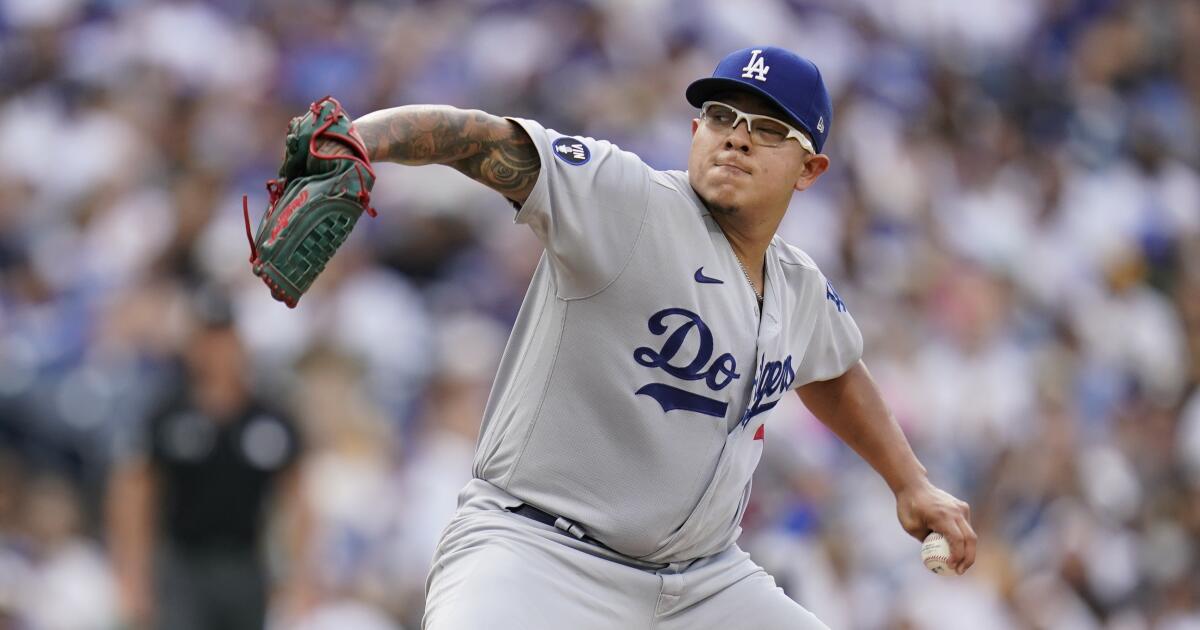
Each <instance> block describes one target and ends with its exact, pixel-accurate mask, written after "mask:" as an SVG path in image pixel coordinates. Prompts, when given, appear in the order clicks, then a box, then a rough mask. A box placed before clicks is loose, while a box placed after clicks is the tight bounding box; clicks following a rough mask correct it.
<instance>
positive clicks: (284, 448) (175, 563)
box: [108, 294, 311, 630]
mask: <svg viewBox="0 0 1200 630" xmlns="http://www.w3.org/2000/svg"><path fill="white" fill-rule="evenodd" d="M195 310H196V313H195V314H196V320H197V321H196V323H195V326H196V327H195V330H194V331H193V332H192V334H191V335H190V337H189V338H188V340H187V342H186V347H185V349H184V353H183V357H182V358H183V361H184V370H183V374H182V375H181V381H180V382H179V384H178V385H179V387H178V389H177V391H175V392H173V393H172V395H171V396H170V397H169V399H168V400H167V401H166V402H165V404H164V405H163V406H162V408H161V410H160V411H158V412H156V413H154V414H153V415H152V416H151V418H150V419H149V422H148V424H147V426H145V428H144V429H143V431H142V436H141V439H140V440H139V441H138V443H137V444H136V446H135V447H134V448H133V449H132V451H131V452H128V453H124V454H122V455H121V459H120V460H119V461H118V462H117V463H116V465H115V466H114V472H113V477H112V482H111V488H110V493H111V494H110V496H111V502H110V505H109V506H108V513H109V518H110V525H109V526H110V536H111V540H112V543H113V553H114V561H115V566H116V569H117V575H118V581H119V584H120V592H121V606H122V613H123V615H124V617H125V619H126V620H128V621H129V622H131V623H133V624H134V625H135V627H152V628H163V629H168V628H169V629H171V630H181V629H183V630H186V629H188V628H195V629H198V630H199V629H207V628H229V629H235V628H237V629H244V630H251V629H261V628H262V627H263V626H264V624H265V622H266V615H267V608H268V595H269V592H270V589H271V588H272V584H271V583H270V580H269V577H268V574H267V570H266V565H265V563H264V561H265V558H264V553H265V551H266V550H265V544H264V542H265V541H264V534H265V532H266V528H267V519H268V517H269V516H270V514H271V510H272V508H276V509H278V510H280V511H281V514H282V515H285V518H284V522H285V523H286V525H287V531H286V533H287V534H288V535H289V537H290V539H291V540H290V542H291V544H290V545H289V546H288V549H287V551H288V558H289V562H288V566H287V578H288V579H287V582H286V587H285V588H284V589H283V591H282V592H283V594H284V596H285V597H288V598H292V600H291V601H289V602H287V603H288V604H292V605H297V606H307V605H308V604H309V603H310V602H308V601H307V598H308V597H309V596H310V595H309V592H308V591H309V589H310V585H309V584H308V581H309V580H310V577H311V576H310V573H309V570H308V566H307V565H308V562H307V554H308V544H307V543H308V536H309V528H310V523H309V521H310V519H309V516H308V514H307V510H306V508H305V506H304V503H303V494H302V492H301V488H300V464H299V459H300V455H301V452H302V449H301V441H300V437H299V433H298V431H297V429H296V427H295V425H294V423H293V422H292V420H291V419H290V418H289V416H287V415H285V414H282V413H280V412H279V411H278V410H276V409H273V408H272V407H271V406H270V405H269V404H267V403H265V402H264V401H263V399H261V398H260V397H259V396H258V395H256V393H255V392H254V391H253V390H252V389H251V384H250V382H249V378H248V377H249V374H248V370H247V361H246V357H245V354H244V350H243V348H242V345H241V342H240V341H239V339H238V337H237V334H236V332H235V331H234V328H233V321H232V319H231V317H232V312H231V311H230V307H229V305H228V304H226V303H224V302H222V301H221V300H220V299H219V298H214V297H213V296H211V295H204V294H202V295H201V299H199V300H198V306H197V308H196V309H195Z"/></svg>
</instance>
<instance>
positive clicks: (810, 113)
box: [686, 46, 833, 153]
mask: <svg viewBox="0 0 1200 630" xmlns="http://www.w3.org/2000/svg"><path fill="white" fill-rule="evenodd" d="M728 90H744V91H749V92H753V93H755V94H758V95H760V96H763V97H764V98H766V99H767V100H769V101H771V102H772V103H774V104H775V105H776V106H778V107H779V108H780V109H782V110H783V111H785V112H787V114H788V115H789V116H790V117H791V118H792V120H793V122H795V123H797V125H798V126H799V127H800V128H802V129H804V131H806V132H808V135H809V136H811V137H812V141H813V148H815V149H816V150H817V152H818V153H820V152H821V148H822V147H824V146H825V138H826V137H828V134H829V126H830V124H831V123H832V122H833V104H832V103H831V102H830V100H829V92H828V91H826V89H825V82H824V81H823V80H822V79H821V71H820V70H819V69H817V65H816V64H814V63H813V62H811V61H809V60H808V59H805V58H804V57H801V56H800V55H797V54H796V53H794V52H792V51H790V50H784V49H783V48H778V47H776V46H755V47H752V48H743V49H741V50H738V51H734V52H732V53H730V54H729V55H727V56H726V57H725V58H724V59H722V60H721V63H719V64H717V69H716V70H714V71H713V74H712V76H711V77H707V78H704V79H698V80H696V81H693V82H692V84H691V85H689V86H688V88H687V92H686V96H687V100H688V102H689V103H691V104H692V105H693V106H695V107H700V106H701V105H703V104H704V102H705V101H708V100H712V97H713V96H715V95H716V94H718V93H720V92H725V91H728Z"/></svg>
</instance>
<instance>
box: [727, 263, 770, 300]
mask: <svg viewBox="0 0 1200 630" xmlns="http://www.w3.org/2000/svg"><path fill="white" fill-rule="evenodd" d="M733 259H734V260H736V261H737V264H738V267H741V269H742V275H743V276H745V277H746V284H748V285H750V292H751V293H753V294H754V297H755V298H757V299H758V306H759V307H760V308H761V307H762V303H763V296H764V294H765V293H766V291H763V293H759V292H758V289H755V288H754V281H753V280H751V279H750V272H749V271H746V265H743V264H742V259H741V257H740V256H738V255H737V254H734V255H733ZM763 283H764V284H765V283H766V277H764V278H763Z"/></svg>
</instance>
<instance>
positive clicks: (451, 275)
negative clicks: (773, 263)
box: [0, 0, 1200, 630]
mask: <svg viewBox="0 0 1200 630" xmlns="http://www.w3.org/2000/svg"><path fill="white" fill-rule="evenodd" d="M758 42H768V43H774V44H778V45H782V46H785V47H790V48H793V49H795V50H797V51H799V52H801V53H802V54H805V55H807V56H810V57H811V58H813V59H814V60H816V61H817V63H818V64H819V65H820V66H821V68H822V69H823V71H824V73H825V76H826V80H827V82H828V84H829V87H830V89H831V91H832V93H833V94H834V101H835V105H836V114H835V121H834V124H833V131H832V138H831V141H830V143H829V146H828V152H829V153H830V154H831V156H832V160H833V166H832V168H831V170H830V172H829V173H828V174H827V175H825V176H824V177H823V178H822V180H821V182H820V184H819V185H818V186H816V188H815V190H813V191H811V192H806V193H804V194H801V195H797V196H796V199H795V202H794V208H793V209H792V210H791V212H790V213H789V215H788V216H787V218H786V219H785V221H784V224H783V226H782V228H781V232H782V234H783V235H784V236H785V237H786V238H787V239H789V240H790V241H791V242H793V243H795V244H797V245H799V246H801V247H802V248H804V249H805V250H806V251H808V252H809V253H810V254H811V255H812V256H813V257H814V258H815V259H816V260H817V261H818V263H819V264H821V265H822V267H823V269H824V270H825V271H826V272H827V273H828V275H829V276H830V277H831V278H832V279H833V282H834V285H835V286H837V287H838V290H839V292H840V293H841V295H842V296H843V298H844V299H845V300H846V302H847V304H848V305H849V308H850V310H851V312H852V313H853V314H854V316H855V318H856V319H857V321H858V322H859V324H860V326H861V327H862V329H863V331H864V334H865V336H866V347H867V354H866V360H867V361H868V364H869V365H870V366H872V369H873V371H874V373H875V374H876V377H877V378H878V380H879V381H880V384H881V386H882V387H883V389H884V391H885V393H886V395H887V398H888V400H889V401H890V403H891V405H892V407H893V408H894V410H895V413H896V415H897V417H898V419H899V421H900V422H901V423H902V425H903V426H904V428H905V430H906V431H907V433H908V435H909V437H910V439H911V440H912V441H913V444H914V446H915V448H916V450H917V451H918V453H919V455H920V456H921V458H922V460H923V461H924V463H925V464H926V466H927V467H928V468H929V470H930V472H931V474H932V476H933V479H934V480H935V481H936V482H937V483H939V484H942V485H944V486H945V487H946V488H947V489H949V490H950V491H952V492H954V493H956V494H957V495H959V496H961V497H962V498H964V499H967V500H969V501H970V502H971V504H972V506H973V514H974V523H975V527H976V529H977V531H978V532H979V537H980V547H979V559H978V562H977V564H976V566H975V568H974V569H973V570H972V571H971V572H970V574H969V575H967V576H966V577H961V578H954V579H947V578H939V577H935V576H932V575H929V574H928V573H926V572H925V571H924V570H923V569H922V567H921V566H920V563H919V560H918V544H917V543H916V542H915V541H913V540H911V539H908V538H907V537H906V536H905V535H904V534H903V533H902V532H901V530H900V528H899V526H898V525H897V523H896V521H895V519H894V516H893V504H892V501H891V497H890V495H889V493H888V491H887V489H886V487H885V486H884V485H883V483H882V482H881V481H880V480H878V478H877V477H875V476H874V474H873V473H872V472H871V471H870V470H869V469H868V468H867V467H865V465H864V464H862V463H861V462H860V461H859V460H858V459H857V458H856V457H855V456H854V455H853V454H852V453H850V452H849V451H848V450H847V449H846V448H845V447H843V446H841V445H840V444H839V443H837V442H836V440H834V439H833V438H831V436H830V434H829V433H828V432H826V431H825V430H823V429H822V428H821V427H820V425H819V424H817V423H816V422H815V421H814V420H812V419H811V418H810V417H809V416H808V415H807V414H806V413H805V412H804V410H803V409H802V408H801V407H800V406H799V405H798V404H790V405H787V406H785V405H780V409H779V410H778V411H777V412H776V414H775V415H774V416H773V417H772V421H771V426H770V427H769V430H768V436H769V439H768V440H767V448H768V453H767V455H766V457H765V458H764V463H763V465H762V466H761V468H760V470H759V472H758V474H757V477H756V481H755V492H754V499H753V504H752V506H751V509H750V512H749V513H748V515H747V517H746V521H745V524H744V526H745V533H744V535H743V538H742V543H743V546H744V547H746V548H747V549H749V550H751V551H752V552H753V553H754V554H755V555H756V557H757V558H758V560H759V561H760V562H761V563H762V564H764V565H765V566H766V567H767V568H768V569H769V570H771V571H772V572H773V573H774V574H775V575H776V577H777V578H778V580H779V581H780V583H781V584H782V585H783V586H784V587H785V588H786V589H787V590H788V592H789V593H791V594H792V595H793V596H795V597H796V598H797V599H798V600H799V601H801V602H802V603H803V604H804V605H805V606H807V607H808V608H810V609H811V610H813V611H814V612H816V613H817V614H818V615H819V616H821V617H822V618H823V619H824V620H825V621H826V622H827V623H828V624H829V625H830V626H831V627H833V628H896V629H898V628H912V629H924V628H971V629H990V628H998V629H999V628H1053V629H1074V628H1080V629H1086V628H1119V629H1130V630H1135V629H1141V628H1164V629H1172V630H1174V629H1184V628H1200V610H1198V609H1200V604H1198V602H1200V560H1198V549H1197V545H1198V543H1200V395H1198V394H1197V387H1196V385H1197V382H1198V379H1200V179H1198V177H1197V171H1196V167H1197V164H1198V159H1200V137H1198V134H1200V128H1198V127H1197V121H1198V120H1200V119H1198V118H1197V116H1196V112H1197V105H1198V103H1200V3H1196V2H1192V1H1188V0H1177V1H1176V0H1145V1H1141V2H1133V1H1120V0H973V1H972V2H958V1H956V0H906V1H904V2H891V1H888V0H854V1H834V0H828V1H826V2H820V1H809V2H804V1H800V0H743V1H739V2H729V1H725V2H720V1H715V0H702V1H696V2H685V1H682V0H678V1H676V0H613V1H611V2H602V1H599V0H595V1H591V2H584V1H574V2H539V1H533V0H506V1H488V0H475V1H467V0H464V1H461V2H449V1H446V2H432V1H426V2H419V1H409V2H403V1H394V2H382V1H380V2H372V1H366V0H363V1H349V0H347V1H340V2H330V1H317V0H287V1H284V0H268V1H262V2H251V3H246V2H240V1H237V0H210V1H199V0H188V1H159V2H153V1H149V0H0V444H2V446H3V449H2V451H0V452H2V456H0V611H2V612H3V614H2V615H0V618H3V619H4V620H5V623H8V624H13V625H9V626H5V627H21V628H35V629H37V628H56V629H66V628H79V629H83V628H111V627H114V625H115V623H116V621H117V618H118V616H119V611H118V605H117V598H116V596H115V592H116V591H115V586H114V583H113V574H112V571H111V568H110V563H109V562H108V560H107V559H106V558H107V556H106V551H107V545H106V542H105V541H106V531H105V526H104V525H105V519H104V514H105V507H106V506H105V496H106V495H105V485H106V475H107V473H108V471H109V469H110V465H111V464H112V462H113V461H114V459H115V458H117V457H120V456H121V455H120V454H121V453H122V452H123V447H122V444H123V443H125V441H127V439H128V436H129V435H131V434H136V432H137V430H138V427H139V426H140V424H141V423H142V422H143V421H144V416H145V414H146V413H147V409H148V408H149V407H150V405H151V404H152V401H153V400H154V397H155V396H156V395H157V394H158V393H160V392H161V390H162V389H163V388H164V387H166V384H165V383H164V382H163V381H164V378H163V376H162V375H163V373H164V372H163V370H162V369H161V368H162V366H163V365H164V364H165V363H168V362H170V361H171V359H172V356H173V355H174V354H175V353H176V352H177V350H178V347H179V344H180V343H181V338H182V337H183V336H184V335H185V334H186V333H185V331H186V328H187V321H188V317H187V311H188V308H187V304H188V300H187V299H186V298H187V296H189V295H191V294H194V293H195V291H196V288H195V287H199V286H204V287H209V288H212V287H216V288H218V289H220V290H222V291H224V292H226V293H227V294H228V295H229V296H230V299H231V300H232V303H233V305H234V312H235V314H236V322H237V327H238V330H239V332H240V333H241V335H242V338H243V340H244V342H245V343H246V344H247V346H248V347H249V349H250V356H251V357H252V359H253V367H254V369H255V374H256V382H257V383H258V385H259V387H260V388H262V390H263V391H269V392H272V393H273V394H274V395H275V396H277V397H280V399H281V400H283V401H285V402H286V403H288V404H289V405H291V406H292V407H294V408H295V409H297V418H298V420H299V421H300V423H301V425H302V427H303V430H304V434H305V440H306V445H307V450H306V453H305V455H304V459H303V462H302V465H303V466H304V470H305V472H306V477H305V479H306V482H305V488H306V496H307V497H308V499H309V501H310V504H311V506H312V509H313V511H314V514H315V515H316V523H317V528H316V537H315V541H314V546H313V547H312V551H311V553H312V561H313V566H315V567H316V568H317V572H318V577H319V583H320V585H321V587H320V594H319V597H318V599H317V600H316V602H315V604H314V606H313V607H311V608H309V609H308V615H307V617H308V621H307V622H306V623H307V624H308V625H306V626H303V627H307V628H326V627H329V628H342V629H357V628H361V629H374V628H381V629H382V628H396V627H401V625H403V627H408V628H416V627H418V620H419V615H420V598H421V589H422V587H423V580H424V576H425V572H426V569H427V566H428V561H429V558H430V556H431V554H432V549H433V544H434V542H435V541H436V538H437V536H438V533H439V530H440V528H441V527H442V525H443V524H444V523H445V522H446V520H447V519H448V517H449V515H450V514H451V512H452V511H453V508H454V496H455V493H456V491H457V489H458V488H459V487H460V486H461V485H462V484H463V483H464V482H465V480H466V478H467V477H468V475H469V464H470V458H471V451H472V447H473V443H474V437H475V431H476V429H477V425H478V421H479V416H480V411H481V408H482V404H483V402H484V400H485V399H486V396H487V392H488V388H489V385H490V381H491V377H492V374H493V370H494V367H495V363H496V360H497V357H498V354H499V352H500V351H501V349H502V347H503V343H504V340H505V338H506V334H507V331H508V328H509V326H510V324H511V322H512V320H513V317H514V315H515V313H516V309H517V307H518V305H519V303H520V300H521V298H522V296H523V292H524V288H525V285H526V282H527V279H528V277H529V274H530V272H531V270H532V268H533V266H534V264H535V263H536V260H537V257H538V255H539V253H540V250H539V247H538V245H537V243H536V241H535V240H534V238H533V237H532V235H531V234H529V233H527V230H525V229H523V228H519V227H514V226H512V225H511V215H512V211H511V209H510V208H509V207H508V206H507V204H506V203H504V202H503V200H501V199H500V198H499V197H498V196H497V195H495V194H493V193H490V192H488V191H487V190H485V189H484V188H483V187H481V186H479V185H476V184H473V183H470V182H467V181H466V180H464V179H462V178H461V176H459V175H458V174H456V173H454V172H452V171H450V170H449V169H445V168H442V167H424V168H420V169H406V168H401V167H392V166H382V167H380V168H379V172H380V176H381V179H380V181H379V183H378V185H377V192H376V196H375V205H376V206H377V207H378V208H379V210H380V216H379V218H378V219H373V220H372V219H364V220H363V221H362V222H360V224H359V227H358V229H357V231H356V233H355V234H354V235H353V237H352V240H351V242H350V243H349V245H348V246H347V247H345V248H343V251H342V252H340V253H339V254H338V258H337V259H336V261H335V264H334V265H333V267H332V268H331V269H330V270H329V272H328V273H327V274H326V275H325V276H324V277H322V279H321V280H320V281H319V283H318V285H317V286H316V288H315V289H314V291H313V293H312V294H311V295H309V296H307V297H306V298H305V300H304V301H303V302H302V303H301V306H300V308H298V309H297V310H295V311H288V310H287V309H286V308H283V307H282V306H281V305H279V304H277V303H274V302H272V301H271V299H270V298H269V296H268V292H267V290H266V289H265V287H263V286H262V285H261V283H260V282H259V281H258V280H257V279H256V278H254V277H252V276H251V274H250V273H249V266H248V265H247V263H246V257H247V255H248V249H247V245H246V240H245V235H244V232H243V227H242V218H241V208H240V196H241V194H242V193H243V192H249V193H250V200H251V207H252V208H262V207H263V206H264V204H265V197H266V195H265V191H264V190H263V187H262V182H263V181H264V180H265V179H267V178H268V177H269V176H272V175H273V170H274V168H275V166H276V161H277V159H278V156H279V154H280V148H281V138H282V135H283V130H284V126H285V124H286V121H287V119H288V118H289V117H290V116H292V115H294V114H296V113H297V112H299V111H301V110H302V108H303V107H304V106H305V105H307V104H308V103H309V102H310V101H311V100H313V99H314V98H318V97H320V96H323V95H325V94H327V93H332V94H334V95H336V96H338V97H340V98H341V99H342V100H343V102H344V103H345V105H346V106H347V107H348V109H349V110H350V111H351V112H352V113H354V114H356V115H359V114H362V113H366V112H367V111H370V110H372V109H376V108H381V107H385V106H391V105H397V104H408V103H447V104H452V105H457V106H461V107H475V108H480V109H485V110H487V111H489V112H492V113H497V114H510V115H519V116H525V117H532V118H536V119H539V120H541V121H542V122H544V123H545V124H546V125H547V126H550V127H554V128H556V129H558V130H560V131H563V132H565V133H570V134H578V135H591V136H595V137H600V138H607V139H611V140H613V141H614V142H616V143H617V144H619V145H621V146H622V147H623V148H626V149H629V150H632V151H634V152H636V153H638V154H639V155H641V156H642V157H643V158H644V159H645V160H646V161H647V162H648V163H650V164H651V165H653V166H656V167H658V168H682V167H683V166H684V164H685V158H686V154H687V148H688V142H689V134H688V123H689V120H690V119H691V118H692V117H693V115H694V113H695V112H694V111H692V110H691V109H690V108H689V107H688V106H687V105H686V103H685V102H684V99H683V96H682V94H683V88H684V86H685V85H686V84H687V82H689V81H690V80H692V79H694V78H696V77H699V76H703V75H706V74H708V73H709V72H711V69H712V66H713V65H714V64H715V62H716V60H717V59H719V58H720V56H721V55H723V54H724V53H725V52H728V51H729V50H732V49H735V48H739V47H742V46H745V45H749V44H752V43H758ZM254 212H255V214H256V215H257V212H258V211H257V210H255V211H254ZM255 218H256V219H257V216H256V217H255ZM273 527H274V528H276V529H275V530H272V531H277V530H279V529H281V528H286V527H287V524H286V523H276V524H275V525H273ZM278 538H279V536H273V537H272V538H271V540H273V541H274V540H278ZM285 556H286V554H285V553H284V552H283V551H282V547H281V545H277V544H276V545H272V555H271V558H272V563H273V564H272V566H276V567H279V568H280V569H279V570H280V571H281V572H283V571H284V570H285V568H286V567H287V566H289V561H292V562H294V559H289V558H287V557H285ZM279 625H280V626H282V625H285V624H282V623H281V624H279ZM286 625H287V626H289V627H296V623H288V624H286Z"/></svg>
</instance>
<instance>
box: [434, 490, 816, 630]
mask: <svg viewBox="0 0 1200 630" xmlns="http://www.w3.org/2000/svg"><path fill="white" fill-rule="evenodd" d="M517 505H520V500H519V499H516V498H514V497H512V496H511V495H509V494H508V493H506V492H504V491H503V490H501V489H499V488H497V487H495V486H493V485H491V484H489V483H487V482H485V481H482V480H478V479H476V480H473V481H471V483H470V484H469V485H468V486H467V488H465V489H464V490H463V495H462V497H461V498H460V506H459V510H458V513H457V514H456V515H455V517H454V519H453V520H452V521H451V522H450V524H449V525H448V526H447V527H446V530H445V531H444V532H443V534H442V539H441V542H440V543H439V544H438V549H437V553H436V555H435V557H434V561H433V567H432V569H431V570H430V574H429V581H428V583H427V585H426V600H425V618H424V621H423V623H422V628H423V629H424V630H471V629H484V628H486V629H493V628H495V629H509V628H512V629H521V630H551V629H554V630H559V629H563V628H570V629H571V630H708V629H712V630H717V629H720V630H731V629H738V628H746V629H755V630H784V629H787V630H828V628H826V626H825V624H823V623H821V622H820V621H819V620H818V619H817V618H816V617H815V616H814V615H813V614H812V613H810V612H808V611H807V610H805V609H804V608H803V607H801V606H800V605H799V604H797V603H796V602H794V601H792V600H791V599H789V598H788V597H787V595H785V594H784V592H783V590H782V589H780V588H779V587H778V586H776V585H775V579H774V578H772V577H771V576H770V575H768V574H767V573H766V571H764V570H763V569H762V567H759V566H758V565H757V564H755V563H754V562H753V561H751V560H750V555H749V554H747V553H746V552H744V551H742V550H741V549H740V548H738V547H737V545H732V546H730V547H729V548H728V549H726V550H724V551H722V552H720V553H717V554H714V555H712V556H708V557H706V558H700V559H697V560H692V561H688V562H677V563H673V564H669V565H666V566H663V565H661V564H659V565H644V564H641V563H639V562H638V561H636V560H632V559H630V558H627V557H625V556H621V555H619V554H616V553H615V552H612V551H609V550H607V549H604V548H602V547H599V546H597V545H594V544H592V543H588V542H584V541H582V540H578V539H576V538H574V537H573V536H570V535H568V534H566V533H565V532H563V531H561V530H558V529H555V528H554V527H551V526H549V525H544V524H542V523H540V522H537V521H534V520H531V519H529V518H526V517H524V516H520V515H518V514H514V513H512V512H509V511H507V508H510V507H516V506H517Z"/></svg>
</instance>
